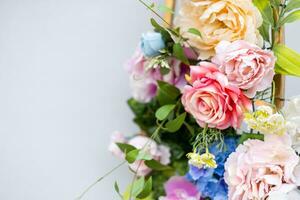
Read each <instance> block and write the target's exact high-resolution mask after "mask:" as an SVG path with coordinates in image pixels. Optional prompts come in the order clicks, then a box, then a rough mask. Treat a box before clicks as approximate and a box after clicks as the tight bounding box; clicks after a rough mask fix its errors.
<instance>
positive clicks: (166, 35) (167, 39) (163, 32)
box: [151, 18, 173, 43]
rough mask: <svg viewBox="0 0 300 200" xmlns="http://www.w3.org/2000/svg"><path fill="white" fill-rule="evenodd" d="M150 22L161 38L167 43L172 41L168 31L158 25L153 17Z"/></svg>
mask: <svg viewBox="0 0 300 200" xmlns="http://www.w3.org/2000/svg"><path fill="white" fill-rule="evenodd" d="M151 24H152V26H153V27H154V29H155V31H157V32H160V34H161V35H162V38H163V40H164V41H165V42H166V43H168V42H172V41H173V39H172V37H171V35H170V33H169V31H168V30H167V29H166V28H164V27H162V26H161V25H159V24H158V23H157V22H156V21H155V19H153V18H151Z"/></svg>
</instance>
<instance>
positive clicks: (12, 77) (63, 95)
mask: <svg viewBox="0 0 300 200" xmlns="http://www.w3.org/2000/svg"><path fill="white" fill-rule="evenodd" d="M150 16H151V15H150V14H149V12H147V11H146V10H145V9H144V8H143V7H142V6H141V5H140V4H139V3H138V2H137V1H136V0H118V1H113V2H112V1H104V0H0V199H1V200H71V199H74V197H75V196H76V195H78V194H79V193H80V192H81V191H82V189H83V188H84V187H86V186H87V185H88V184H90V183H91V182H93V181H94V180H95V179H96V178H97V177H99V176H100V175H102V174H104V173H105V172H106V171H108V170H109V169H111V168H112V167H113V166H114V165H116V164H118V163H119V161H118V160H116V159H114V158H113V157H112V156H111V155H110V154H109V153H108V152H107V145H108V142H109V137H110V134H111V132H113V131H114V130H120V131H122V132H124V133H126V134H130V133H134V132H135V131H137V128H136V127H135V126H134V124H133V123H132V122H131V118H132V114H131V112H130V111H129V109H128V108H127V106H126V102H125V101H126V99H127V98H128V97H129V96H130V91H129V87H128V80H127V74H126V72H125V71H124V70H123V63H124V61H125V60H126V59H127V58H128V57H129V56H131V54H132V52H133V50H134V49H135V47H136V45H137V43H138V40H139V37H140V34H141V33H142V32H145V31H147V30H148V29H149V28H150V26H149V25H148V24H149V23H148V21H149V17H150ZM299 36H300V29H299V23H298V24H294V25H292V26H288V30H287V43H288V44H289V46H290V47H292V48H294V49H296V50H298V51H299V52H300V41H299ZM287 88H288V89H287V94H288V95H289V96H291V95H294V94H300V80H297V79H296V78H289V80H288V86H287ZM129 178H130V175H129V174H128V170H127V169H126V167H124V168H122V169H120V170H119V171H117V172H116V173H115V174H113V175H112V176H110V177H109V178H107V179H105V180H104V181H103V182H102V183H100V184H98V185H97V186H96V187H95V188H94V189H93V190H92V191H91V192H90V193H89V194H88V195H87V196H86V198H85V199H89V200H93V199H95V200H96V199H98V200H100V199H101V200H114V199H117V198H116V196H115V194H114V192H113V182H114V181H115V180H119V182H120V185H121V188H122V189H124V188H123V187H124V185H125V183H127V182H128V181H129Z"/></svg>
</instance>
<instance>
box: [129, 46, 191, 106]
mask: <svg viewBox="0 0 300 200" xmlns="http://www.w3.org/2000/svg"><path fill="white" fill-rule="evenodd" d="M148 64H149V61H148V60H147V58H146V57H145V56H144V55H143V53H142V51H141V50H140V49H139V48H138V49H137V50H136V52H135V54H134V56H133V57H132V58H131V59H130V60H129V61H128V62H127V63H126V69H127V71H128V72H129V74H130V86H131V90H132V96H133V98H134V99H135V100H137V101H139V102H142V103H148V102H149V101H151V100H152V98H153V97H155V96H156V92H157V81H158V80H161V81H165V82H168V83H169V84H172V85H175V86H176V87H178V88H179V89H182V88H183V86H184V85H185V84H186V81H185V79H184V75H185V73H186V72H187V70H188V67H187V66H185V65H184V64H182V63H181V62H180V61H178V60H175V59H169V65H170V67H171V69H170V72H169V73H168V74H166V75H162V74H161V72H160V68H159V66H158V67H157V68H156V69H147V66H148Z"/></svg>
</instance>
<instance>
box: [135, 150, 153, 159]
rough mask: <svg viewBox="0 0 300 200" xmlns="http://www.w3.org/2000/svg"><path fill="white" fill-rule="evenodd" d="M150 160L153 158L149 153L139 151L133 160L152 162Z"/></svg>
mask: <svg viewBox="0 0 300 200" xmlns="http://www.w3.org/2000/svg"><path fill="white" fill-rule="evenodd" d="M152 159H153V158H152V156H151V155H150V154H149V153H147V152H145V151H143V150H141V151H140V152H139V154H138V156H137V157H136V159H135V160H152Z"/></svg>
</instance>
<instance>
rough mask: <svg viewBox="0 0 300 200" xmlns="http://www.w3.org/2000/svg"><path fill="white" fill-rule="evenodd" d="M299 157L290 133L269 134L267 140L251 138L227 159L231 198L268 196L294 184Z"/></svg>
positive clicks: (241, 198) (227, 178)
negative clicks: (292, 143) (293, 147)
mask: <svg viewBox="0 0 300 200" xmlns="http://www.w3.org/2000/svg"><path fill="white" fill-rule="evenodd" d="M298 162H299V157H298V156H297V155H296V153H295V152H294V150H293V149H292V148H291V139H290V138H289V136H288V135H285V136H277V135H265V141H260V140H247V141H246V142H244V144H243V145H239V146H238V148H237V149H236V152H234V153H232V154H231V155H230V156H229V158H228V159H227V161H226V163H225V174H224V178H225V181H226V183H227V184H228V186H229V199H230V200H246V199H257V200H258V199H261V200H263V199H266V198H268V196H269V195H270V194H273V193H274V192H276V191H278V192H279V191H280V192H282V191H284V190H286V191H288V190H287V189H286V188H293V187H294V186H295V184H296V181H297V178H298V177H296V176H295V174H296V173H295V169H296V166H297V164H298Z"/></svg>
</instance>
